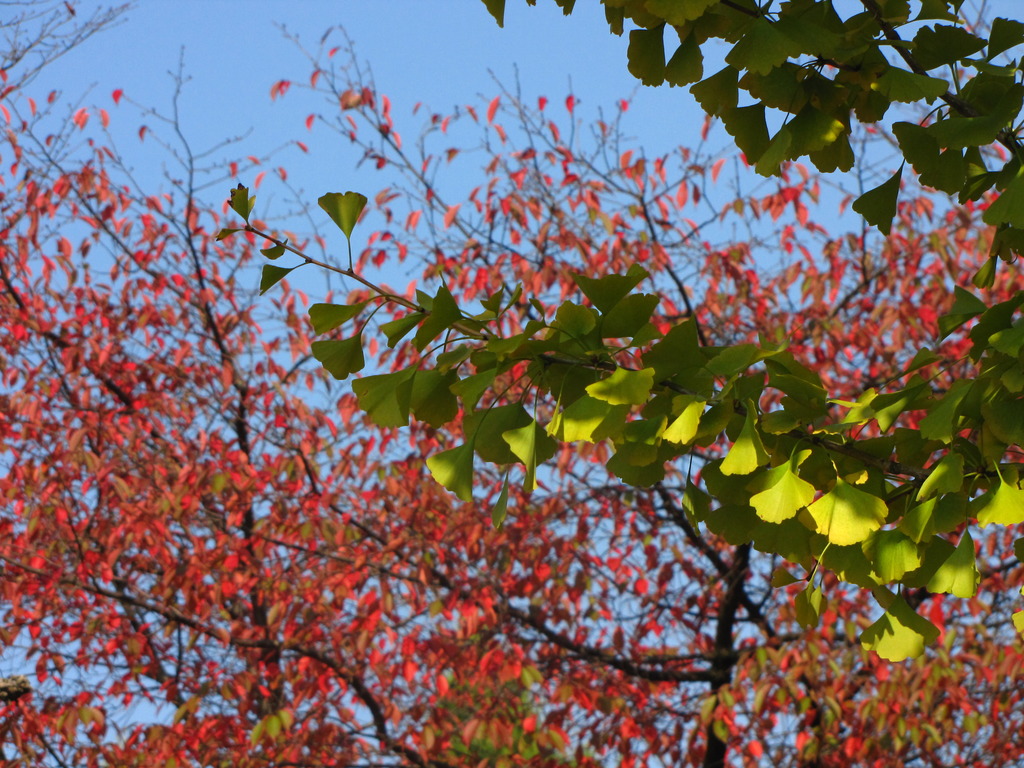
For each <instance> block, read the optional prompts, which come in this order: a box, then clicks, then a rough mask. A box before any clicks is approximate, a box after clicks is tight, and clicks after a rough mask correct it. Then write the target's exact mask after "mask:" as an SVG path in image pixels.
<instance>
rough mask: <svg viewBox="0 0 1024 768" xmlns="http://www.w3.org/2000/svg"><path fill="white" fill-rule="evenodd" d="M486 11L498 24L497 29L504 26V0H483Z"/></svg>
mask: <svg viewBox="0 0 1024 768" xmlns="http://www.w3.org/2000/svg"><path fill="white" fill-rule="evenodd" d="M484 5H485V6H486V7H487V11H488V12H489V13H490V14H491V16H493V17H494V20H495V21H496V22H498V26H499V27H504V26H505V0H484Z"/></svg>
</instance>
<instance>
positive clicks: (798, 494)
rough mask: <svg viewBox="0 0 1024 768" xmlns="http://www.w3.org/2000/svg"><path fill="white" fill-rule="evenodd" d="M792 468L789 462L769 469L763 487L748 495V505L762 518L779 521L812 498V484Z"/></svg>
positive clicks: (809, 501)
mask: <svg viewBox="0 0 1024 768" xmlns="http://www.w3.org/2000/svg"><path fill="white" fill-rule="evenodd" d="M793 469H794V467H793V465H792V463H790V462H787V463H785V464H781V465H779V466H777V467H774V468H772V469H770V470H769V471H768V479H767V480H766V487H765V489H764V490H763V491H760V492H759V493H755V494H754V495H753V496H751V497H750V506H752V507H753V508H754V511H755V512H757V516H758V517H760V518H761V519H762V520H764V521H766V522H769V523H781V522H782V521H784V520H788V519H789V518H791V517H793V516H794V515H796V513H797V511H798V510H800V508H801V507H806V506H807V505H808V504H810V503H811V502H812V501H813V500H814V495H815V488H814V486H813V485H811V484H810V483H808V482H807V481H806V480H803V479H801V478H800V476H799V475H797V474H796V473H795V472H794V471H793Z"/></svg>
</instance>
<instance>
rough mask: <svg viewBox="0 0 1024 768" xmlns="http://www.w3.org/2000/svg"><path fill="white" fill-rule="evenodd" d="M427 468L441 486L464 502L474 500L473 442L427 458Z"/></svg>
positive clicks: (470, 441)
mask: <svg viewBox="0 0 1024 768" xmlns="http://www.w3.org/2000/svg"><path fill="white" fill-rule="evenodd" d="M427 468H428V469H429V470H430V474H431V475H433V476H434V479H435V480H437V482H439V483H440V484H441V485H443V486H444V487H445V488H447V489H448V490H449V491H451V492H452V493H454V494H455V495H456V496H458V497H459V498H460V499H462V500H463V501H472V500H473V440H472V439H470V440H469V441H468V442H466V443H465V444H464V445H460V446H458V447H456V448H451V449H449V450H447V451H441V453H435V454H432V455H430V456H428V457H427Z"/></svg>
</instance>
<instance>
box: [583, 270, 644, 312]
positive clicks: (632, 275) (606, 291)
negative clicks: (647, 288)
mask: <svg viewBox="0 0 1024 768" xmlns="http://www.w3.org/2000/svg"><path fill="white" fill-rule="evenodd" d="M647 277H650V273H649V272H648V271H647V270H646V269H644V268H643V267H641V266H640V265H639V264H633V265H632V266H631V267H630V268H629V269H628V270H626V274H624V275H605V276H604V277H599V278H594V277H587V276H586V275H573V276H572V279H573V282H575V283H576V285H578V286H579V288H580V290H581V291H583V295H584V296H586V297H587V298H588V299H590V301H591V302H592V303H593V305H594V306H595V307H596V308H597V310H598V311H599V312H604V313H607V312H609V311H611V309H612V307H614V306H615V305H616V304H618V303H619V302H620V301H622V300H623V299H624V298H625V297H626V296H627V295H628V294H629V292H630V291H632V290H633V289H634V288H636V287H637V286H638V285H639V284H640V282H641V281H642V280H644V279H645V278H647Z"/></svg>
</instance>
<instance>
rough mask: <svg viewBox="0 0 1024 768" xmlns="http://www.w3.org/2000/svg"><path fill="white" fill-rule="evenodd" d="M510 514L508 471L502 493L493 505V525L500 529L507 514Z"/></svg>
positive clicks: (502, 485)
mask: <svg viewBox="0 0 1024 768" xmlns="http://www.w3.org/2000/svg"><path fill="white" fill-rule="evenodd" d="M507 514H508V472H506V473H505V480H504V482H502V484H501V493H499V494H498V500H497V501H496V502H494V506H493V507H491V525H493V526H494V527H495V528H497V529H498V530H501V527H502V526H503V525H504V524H505V516H506V515H507Z"/></svg>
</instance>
